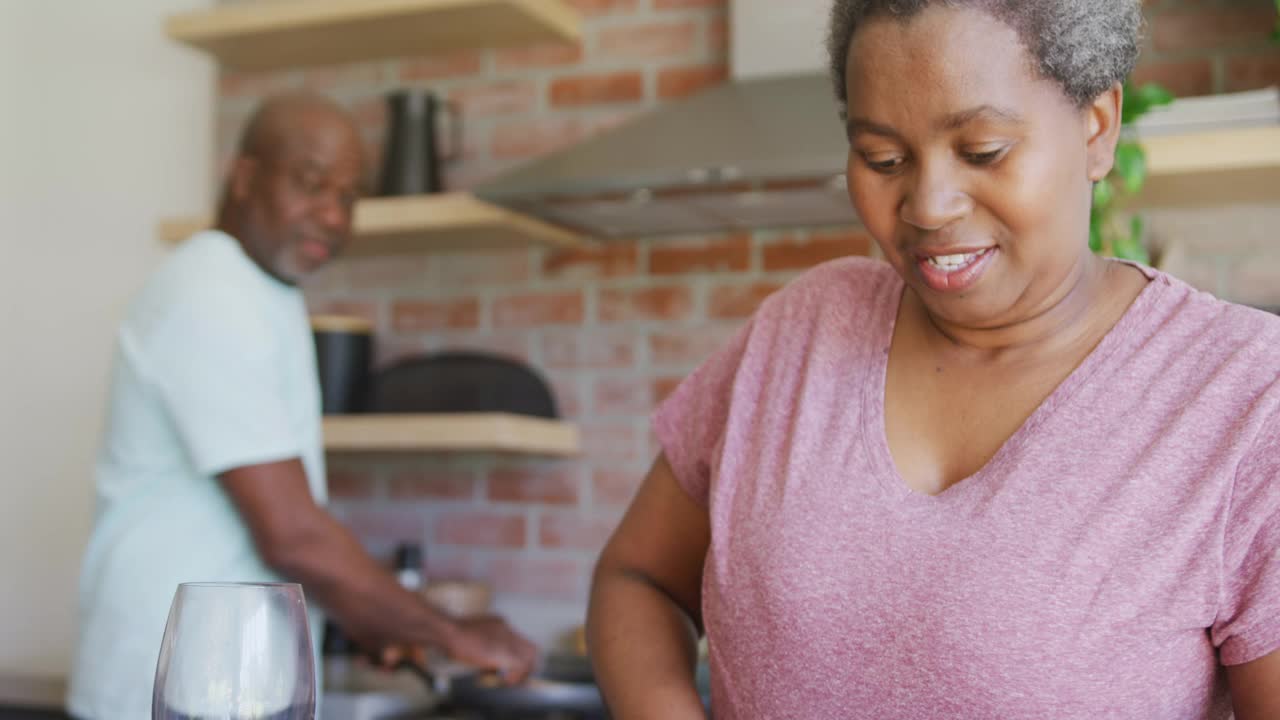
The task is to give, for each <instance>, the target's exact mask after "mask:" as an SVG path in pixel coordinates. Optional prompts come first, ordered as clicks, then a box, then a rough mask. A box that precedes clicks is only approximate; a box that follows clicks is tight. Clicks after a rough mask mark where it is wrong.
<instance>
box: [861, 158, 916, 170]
mask: <svg viewBox="0 0 1280 720" xmlns="http://www.w3.org/2000/svg"><path fill="white" fill-rule="evenodd" d="M862 161H863V162H864V163H866V164H867V167H869V168H871V169H872V170H874V171H875V172H878V173H882V174H886V175H887V174H890V173H892V172H894V171H895V170H897V169H898V168H899V167H901V166H902V163H904V162H906V161H905V159H904V158H902V157H901V156H884V155H866V154H864V155H863V156H862Z"/></svg>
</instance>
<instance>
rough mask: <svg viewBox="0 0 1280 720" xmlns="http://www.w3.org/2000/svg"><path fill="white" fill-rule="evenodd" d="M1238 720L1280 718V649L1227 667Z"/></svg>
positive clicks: (1232, 701)
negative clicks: (1250, 660)
mask: <svg viewBox="0 0 1280 720" xmlns="http://www.w3.org/2000/svg"><path fill="white" fill-rule="evenodd" d="M1227 680H1228V682H1230V684H1231V703H1232V705H1234V706H1235V715H1236V720H1272V718H1280V650H1278V651H1276V652H1273V653H1271V654H1270V655H1266V656H1263V657H1260V658H1258V659H1257V660H1254V661H1252V662H1247V663H1244V664H1243V665H1232V666H1229V667H1228V668H1227Z"/></svg>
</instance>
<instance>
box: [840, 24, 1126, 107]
mask: <svg viewBox="0 0 1280 720" xmlns="http://www.w3.org/2000/svg"><path fill="white" fill-rule="evenodd" d="M931 5H948V6H953V7H956V6H972V7H974V8H976V9H979V10H982V11H983V12H986V13H987V14H988V15H990V16H992V17H994V18H995V19H997V20H999V21H1001V22H1003V23H1005V24H1007V25H1008V26H1009V27H1011V28H1013V29H1014V30H1015V31H1016V32H1017V33H1018V36H1019V37H1020V38H1021V39H1022V44H1023V45H1024V46H1025V47H1026V49H1027V52H1028V53H1029V54H1030V55H1031V57H1032V58H1034V60H1035V63H1036V65H1037V67H1038V69H1039V72H1040V74H1041V75H1043V76H1044V77H1045V78H1048V79H1050V80H1053V81H1054V82H1056V83H1057V84H1058V86H1059V87H1061V88H1062V91H1063V93H1064V94H1065V95H1066V96H1067V97H1068V98H1069V99H1070V100H1071V101H1072V102H1074V103H1075V104H1076V105H1077V106H1078V107H1084V106H1085V105H1088V104H1089V103H1090V102H1091V101H1093V99H1094V98H1096V97H1098V96H1099V95H1101V94H1102V93H1103V92H1105V91H1106V90H1107V89H1108V88H1110V87H1111V86H1112V85H1114V84H1115V83H1117V82H1122V81H1124V79H1125V78H1126V77H1128V76H1129V73H1131V72H1133V67H1134V65H1136V64H1137V62H1138V49H1139V44H1140V43H1141V35H1142V0H835V2H834V4H833V5H832V8H831V30H830V35H829V36H828V38H827V50H828V52H829V53H830V56H831V78H832V80H833V81H834V83H835V91H836V98H837V99H839V101H840V110H841V112H842V113H844V112H845V111H846V110H847V109H848V105H849V97H848V91H847V89H846V86H847V80H848V78H847V77H846V68H847V65H848V60H849V48H850V46H851V45H852V44H853V35H854V33H856V32H857V31H858V28H860V27H861V26H862V25H863V23H865V22H866V21H867V20H869V19H871V18H873V17H877V16H881V15H889V16H892V17H896V18H899V19H902V20H906V19H908V18H910V17H912V16H913V15H915V14H916V13H919V12H920V11H922V10H924V9H925V8H927V7H929V6H931Z"/></svg>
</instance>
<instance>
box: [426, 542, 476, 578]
mask: <svg viewBox="0 0 1280 720" xmlns="http://www.w3.org/2000/svg"><path fill="white" fill-rule="evenodd" d="M425 559H426V563H425V564H426V573H427V579H428V580H482V579H484V578H485V576H486V575H487V574H488V573H487V572H483V571H481V570H480V569H479V567H480V565H481V563H480V562H479V561H478V559H477V557H476V555H475V554H474V553H473V552H470V551H467V550H455V549H453V548H441V547H431V548H427V553H426V558H425Z"/></svg>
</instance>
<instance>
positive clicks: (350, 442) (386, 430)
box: [324, 413, 579, 457]
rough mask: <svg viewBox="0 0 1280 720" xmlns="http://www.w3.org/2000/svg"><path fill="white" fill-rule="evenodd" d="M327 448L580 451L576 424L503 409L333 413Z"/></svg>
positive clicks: (327, 420)
mask: <svg viewBox="0 0 1280 720" xmlns="http://www.w3.org/2000/svg"><path fill="white" fill-rule="evenodd" d="M324 446H325V449H326V450H328V451H330V452H503V453H523V454H528V455H551V456H562V457H569V456H572V455H577V454H578V452H579V441H578V429H577V427H575V426H574V425H571V424H569V423H566V422H561V421H559V420H546V419H543V418H535V417H527V416H523V415H511V414H504V413H460V414H440V415H339V416H335V415H329V416H326V417H325V419H324Z"/></svg>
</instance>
